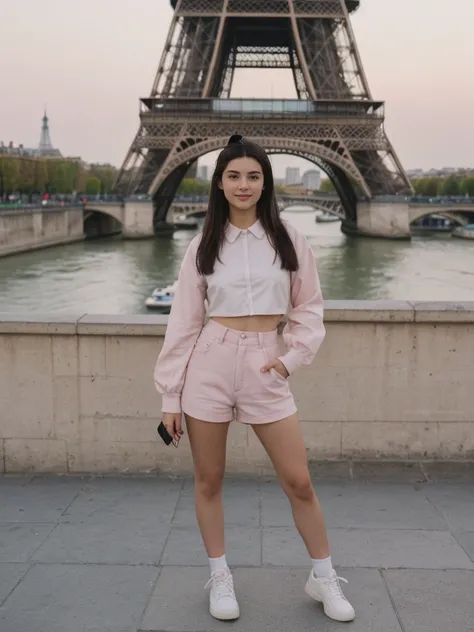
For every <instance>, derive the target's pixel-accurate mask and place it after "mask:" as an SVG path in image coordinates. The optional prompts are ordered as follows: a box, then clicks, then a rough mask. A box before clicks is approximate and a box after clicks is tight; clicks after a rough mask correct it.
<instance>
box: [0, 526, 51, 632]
mask: <svg viewBox="0 0 474 632" xmlns="http://www.w3.org/2000/svg"><path fill="white" fill-rule="evenodd" d="M54 527H55V525H54V524H52V523H47V522H40V523H34V522H0V562H27V561H28V560H29V559H30V557H31V556H32V555H33V553H35V551H36V549H37V548H38V547H39V545H40V544H41V543H42V542H43V541H44V540H45V539H46V537H47V536H48V535H49V534H50V533H51V531H52V530H53V529H54ZM0 630H1V628H0ZM2 632H3V630H2Z"/></svg>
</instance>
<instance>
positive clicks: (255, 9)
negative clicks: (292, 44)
mask: <svg viewBox="0 0 474 632" xmlns="http://www.w3.org/2000/svg"><path fill="white" fill-rule="evenodd" d="M293 7H294V12H295V15H296V16H297V17H314V18H338V17H339V18H340V17H344V8H343V5H342V3H341V0H294V2H293ZM177 10H178V15H180V16H187V17H195V16H202V15H206V16H217V15H220V14H221V13H222V12H223V10H224V0H181V3H180V5H179V6H178V7H177ZM289 12H290V7H289V4H288V0H229V1H228V4H227V11H226V13H227V15H229V17H233V16H239V17H246V16H249V17H255V16H259V15H260V16H265V17H281V16H285V15H288V14H289Z"/></svg>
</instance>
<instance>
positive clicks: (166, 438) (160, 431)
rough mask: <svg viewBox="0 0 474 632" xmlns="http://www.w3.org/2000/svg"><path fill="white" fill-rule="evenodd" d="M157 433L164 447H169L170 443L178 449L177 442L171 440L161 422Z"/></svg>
mask: <svg viewBox="0 0 474 632" xmlns="http://www.w3.org/2000/svg"><path fill="white" fill-rule="evenodd" d="M157 431H158V434H159V435H160V437H161V438H162V439H163V441H164V442H165V444H166V445H170V443H172V444H173V445H174V447H175V448H177V447H178V442H177V441H175V440H174V439H173V437H172V436H171V435H170V433H169V432H168V430H167V429H166V426H165V424H164V423H163V422H161V424H160V425H159V426H158V428H157Z"/></svg>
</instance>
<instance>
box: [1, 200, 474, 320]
mask: <svg viewBox="0 0 474 632" xmlns="http://www.w3.org/2000/svg"><path fill="white" fill-rule="evenodd" d="M282 215H283V216H284V217H285V218H287V219H288V220H289V221H290V222H292V223H293V224H294V225H295V226H296V227H297V228H299V229H300V230H302V231H303V232H304V234H305V235H306V236H307V238H308V240H309V243H310V244H311V247H312V248H313V250H314V253H315V255H316V258H317V262H318V268H319V274H320V277H321V284H322V288H323V294H324V297H325V298H326V299H365V300H369V299H370V300H373V299H396V300H409V301H469V300H474V241H468V240H462V239H453V238H451V237H450V236H449V235H443V234H437V235H433V234H432V235H431V236H428V235H423V236H417V237H414V238H413V240H412V241H411V242H405V241H399V242H398V241H388V240H387V241H386V240H375V239H357V238H351V237H346V236H345V235H343V234H342V233H341V231H340V226H339V223H338V222H337V223H336V222H335V223H330V224H317V223H316V222H315V214H314V212H312V211H311V212H302V211H299V212H295V211H288V212H285V213H283V214H282ZM194 234H195V233H193V232H192V231H178V232H176V233H175V235H174V236H173V238H172V239H151V240H145V241H122V240H121V239H120V238H112V239H98V240H91V241H85V242H79V243H75V244H70V245H67V246H60V247H55V248H50V249H46V250H37V251H34V252H30V253H25V254H21V255H15V256H11V257H6V258H3V259H0V312H9V313H13V312H16V313H27V314H33V313H43V314H44V313H50V314H60V313H61V314H74V315H78V314H83V313H95V314H139V313H146V312H147V309H146V307H145V306H144V300H145V298H146V297H147V296H148V295H149V294H150V293H151V292H152V290H153V289H154V288H156V287H158V286H162V285H165V284H167V283H169V282H172V281H173V280H174V279H175V278H176V276H177V273H178V270H179V266H180V262H181V260H182V257H183V255H184V252H185V250H186V247H187V245H188V243H189V241H190V240H191V239H192V237H193V235H194Z"/></svg>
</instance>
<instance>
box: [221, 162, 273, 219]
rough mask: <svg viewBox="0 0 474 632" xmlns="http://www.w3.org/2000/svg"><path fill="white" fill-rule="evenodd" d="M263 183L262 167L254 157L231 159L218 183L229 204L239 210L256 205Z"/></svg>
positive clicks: (245, 209)
mask: <svg viewBox="0 0 474 632" xmlns="http://www.w3.org/2000/svg"><path fill="white" fill-rule="evenodd" d="M263 185H264V181H263V171H262V167H261V166H260V163H259V162H258V161H257V160H255V159H254V158H235V159H234V160H231V161H230V162H229V164H228V165H227V167H226V168H225V170H224V173H223V174H222V180H221V182H220V183H219V187H220V188H221V189H222V190H223V191H224V195H225V197H226V199H227V201H228V202H229V205H230V206H232V207H234V208H235V209H237V210H240V211H248V210H250V209H252V208H254V207H256V206H257V202H258V201H259V199H260V197H261V195H262V191H263Z"/></svg>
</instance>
